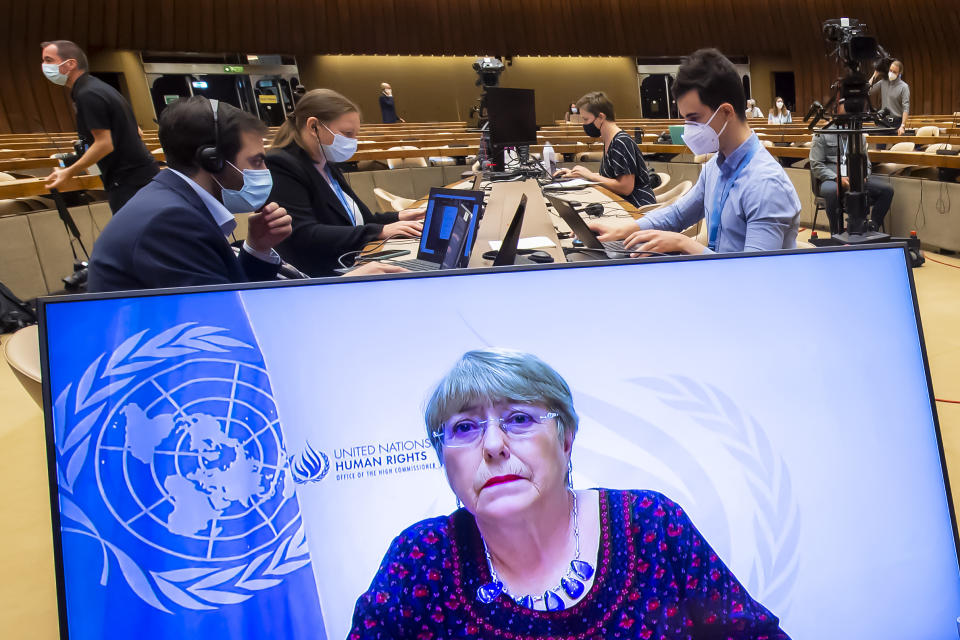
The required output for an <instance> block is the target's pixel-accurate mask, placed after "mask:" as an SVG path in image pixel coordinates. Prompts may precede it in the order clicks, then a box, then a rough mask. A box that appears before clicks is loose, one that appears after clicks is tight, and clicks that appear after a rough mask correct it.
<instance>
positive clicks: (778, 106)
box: [777, 100, 783, 109]
mask: <svg viewBox="0 0 960 640" xmlns="http://www.w3.org/2000/svg"><path fill="white" fill-rule="evenodd" d="M777 109H783V102H782V101H780V100H777Z"/></svg>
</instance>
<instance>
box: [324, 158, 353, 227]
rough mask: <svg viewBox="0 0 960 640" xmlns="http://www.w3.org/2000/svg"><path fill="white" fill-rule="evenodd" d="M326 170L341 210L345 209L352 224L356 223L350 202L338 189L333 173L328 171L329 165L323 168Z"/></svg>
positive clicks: (339, 188)
mask: <svg viewBox="0 0 960 640" xmlns="http://www.w3.org/2000/svg"><path fill="white" fill-rule="evenodd" d="M325 168H326V170H327V175H328V176H329V177H330V186H331V187H333V191H334V192H335V193H336V194H337V197H338V198H340V202H341V203H342V204H343V208H344V209H346V211H347V215H348V216H349V217H350V219H351V220H353V223H354V224H356V223H357V218H356V216H354V214H353V205H352V204H351V202H350V200H349V199H348V198H347V194H345V193H344V192H343V189H342V188H341V187H340V183H339V182H337V179H336V178H335V177H334V176H333V171H331V170H330V167H329V165H328V166H327V167H325Z"/></svg>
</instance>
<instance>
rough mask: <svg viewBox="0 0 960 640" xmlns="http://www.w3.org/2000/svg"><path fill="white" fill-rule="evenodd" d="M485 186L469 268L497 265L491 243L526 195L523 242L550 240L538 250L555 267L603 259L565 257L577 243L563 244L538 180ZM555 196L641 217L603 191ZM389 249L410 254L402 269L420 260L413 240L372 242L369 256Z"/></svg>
mask: <svg viewBox="0 0 960 640" xmlns="http://www.w3.org/2000/svg"><path fill="white" fill-rule="evenodd" d="M471 184H472V180H471V181H464V182H457V183H453V184H450V185H447V188H452V189H456V188H470V186H471ZM483 186H484V188H485V190H488V191H487V195H486V198H485V200H486V206H485V209H484V214H483V217H482V218H481V220H480V224H479V226H478V228H477V232H476V242H475V244H474V247H473V251H472V252H471V254H470V261H469V264H468V268H471V269H476V268H483V267H489V266H492V265H493V261H492V260H486V259H484V258H483V254H484V253H485V252H487V251H490V250H491V249H492V246H491V244H490V243H491V242H499V241H500V240H502V239H503V236H504V235H505V234H506V233H507V229H508V228H509V227H510V223H511V221H512V220H513V217H514V214H515V213H516V210H517V206H518V205H519V203H520V199H521V198H522V197H523V196H524V195H526V196H527V205H526V209H525V211H524V216H523V225H522V226H521V228H520V238H521V240H522V239H524V238H546V240H547V242H548V243H550V244H552V245H553V246H544V247H538V248H537V250H538V251H544V252H546V253H548V254H550V256H551V257H552V258H553V261H554V262H555V263H564V262H568V261H571V260H572V261H579V260H596V259H598V258H600V257H599V256H596V255H591V254H590V253H573V254H571V255H570V256H568V255H566V254H565V252H564V249H565V248H571V247H572V246H573V239H572V238H568V239H564V240H560V238H559V237H558V236H557V229H558V228H559V229H560V230H561V231H567V232H568V231H569V228H568V227H567V225H566V223H565V222H564V221H563V220H562V219H561V218H560V217H559V215H558V214H556V213H552V212H551V211H550V209H549V208H548V206H547V201H546V199H545V197H544V195H543V192H542V191H541V188H540V185H539V183H538V182H537V181H536V180H533V179H528V180H524V181H522V182H519V181H514V182H493V183H488V184H484V185H483ZM554 195H556V197H558V198H561V199H566V200H575V201H577V202H579V203H581V204H584V205H586V204H590V203H602V204H603V207H604V210H605V213H604V215H605V216H611V215H614V216H615V215H622V216H625V217H638V216H639V215H640V214H639V213H637V208H636V207H634V206H633V205H632V204H630V203H629V202H627V201H625V200H623V198H621V197H620V196H618V195H616V194H614V193H612V192H610V191H608V190H607V189H604V188H602V187H588V188H586V189H579V190H576V191H564V192H556V193H555V194H554ZM426 202H427V201H426V199H423V200H419V201H417V203H416V204H415V205H414V206H419V205H424V204H426ZM386 249H406V250H409V251H410V254H409V255H407V256H403V257H401V258H398V259H396V260H395V262H396V264H399V265H401V266H402V265H403V261H405V260H411V259H414V258H416V257H417V250H416V249H417V244H416V243H415V242H414V241H413V240H410V239H394V240H388V241H386V242H382V241H378V242H371V243H369V244H368V245H367V246H366V248H365V252H366V253H373V252H375V251H381V250H386ZM601 259H602V258H601ZM516 264H532V263H530V262H527V261H526V260H525V258H524V257H523V256H522V255H518V256H517V260H516Z"/></svg>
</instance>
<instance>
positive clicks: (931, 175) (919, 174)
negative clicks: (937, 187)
mask: <svg viewBox="0 0 960 640" xmlns="http://www.w3.org/2000/svg"><path fill="white" fill-rule="evenodd" d="M940 149H944V150H946V151H949V150H951V149H953V145H949V144H946V143H944V142H940V143H937V144H928V145H927V147H926V148H925V149H924V150H923V152H924V153H925V154H929V155H935V154H936V153H937V151H939V150H940ZM907 175H909V176H910V177H911V178H921V179H924V180H939V179H940V169H939V168H938V167H910V169H909V173H907Z"/></svg>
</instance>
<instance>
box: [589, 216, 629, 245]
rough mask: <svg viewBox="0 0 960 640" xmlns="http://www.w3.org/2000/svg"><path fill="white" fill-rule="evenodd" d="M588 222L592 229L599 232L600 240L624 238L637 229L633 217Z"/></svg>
mask: <svg viewBox="0 0 960 640" xmlns="http://www.w3.org/2000/svg"><path fill="white" fill-rule="evenodd" d="M586 223H587V226H588V227H590V230H591V231H593V232H594V233H595V234H597V240H599V241H600V242H612V241H613V240H623V239H624V238H626V237H627V236H629V235H630V234H631V233H633V232H634V231H636V230H637V223H636V222H635V221H634V220H632V219H631V220H624V219H619V220H617V219H614V220H609V219H608V220H587V221H586Z"/></svg>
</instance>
